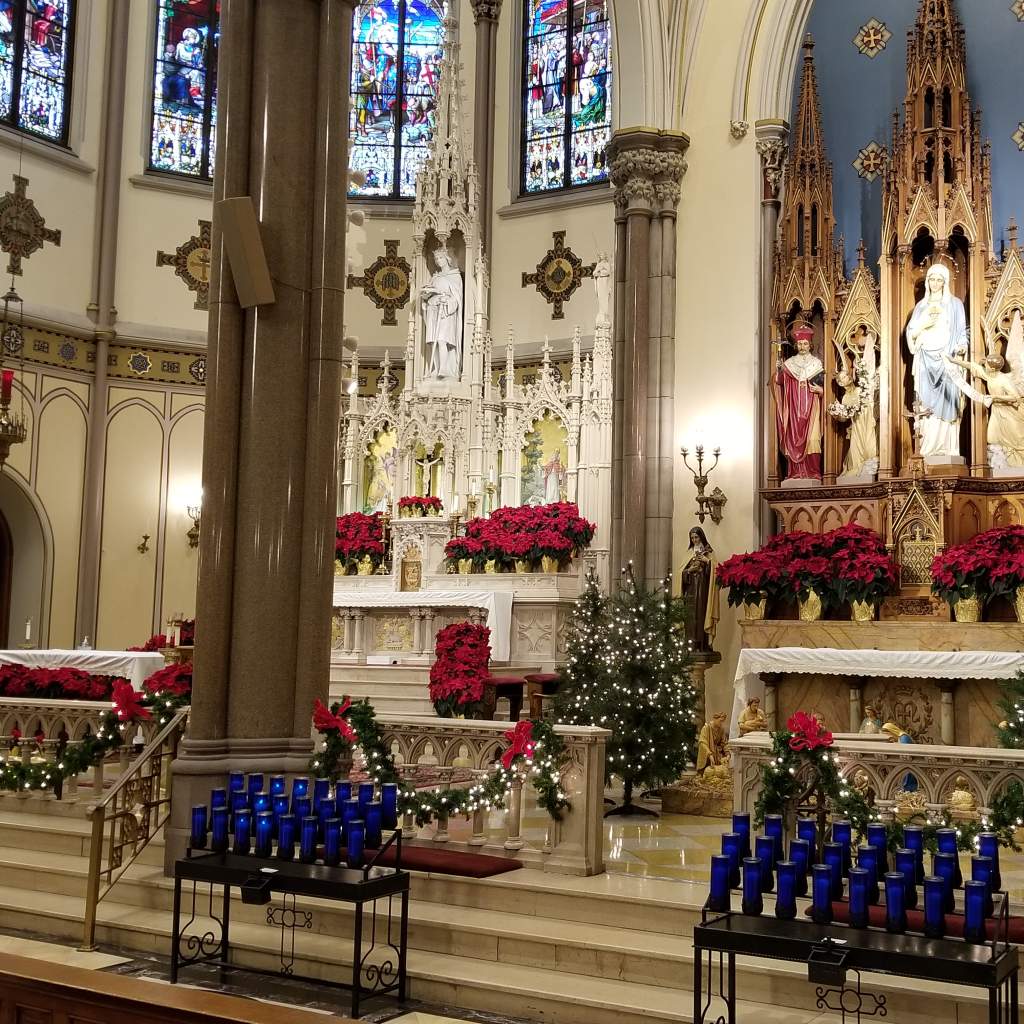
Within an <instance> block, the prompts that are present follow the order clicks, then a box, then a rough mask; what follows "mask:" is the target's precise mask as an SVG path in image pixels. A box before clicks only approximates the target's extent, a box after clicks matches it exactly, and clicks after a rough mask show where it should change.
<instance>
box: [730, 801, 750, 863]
mask: <svg viewBox="0 0 1024 1024" xmlns="http://www.w3.org/2000/svg"><path fill="white" fill-rule="evenodd" d="M732 830H733V832H739V834H740V859H741V860H745V859H746V858H747V857H749V856H750V815H749V814H748V813H747V812H746V811H737V812H736V813H734V814H733V816H732Z"/></svg>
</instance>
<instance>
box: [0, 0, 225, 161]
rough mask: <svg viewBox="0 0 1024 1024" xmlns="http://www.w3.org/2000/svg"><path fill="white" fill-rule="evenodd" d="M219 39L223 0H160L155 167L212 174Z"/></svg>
mask: <svg viewBox="0 0 1024 1024" xmlns="http://www.w3.org/2000/svg"><path fill="white" fill-rule="evenodd" d="M0 2H2V0H0ZM219 40H220V0H157V24H156V54H155V63H154V73H153V127H152V132H151V136H150V149H149V168H150V170H152V171H166V172H169V173H171V174H183V175H186V176H188V177H190V178H206V179H209V178H212V177H213V157H214V138H215V135H216V126H217V44H218V42H219Z"/></svg>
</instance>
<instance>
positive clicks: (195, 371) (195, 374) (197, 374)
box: [188, 356, 206, 384]
mask: <svg viewBox="0 0 1024 1024" xmlns="http://www.w3.org/2000/svg"><path fill="white" fill-rule="evenodd" d="M188 372H189V374H191V376H192V379H193V380H194V381H195V382H196V383H197V384H205V383H206V356H198V357H197V358H195V359H193V360H192V362H191V363H189V364H188Z"/></svg>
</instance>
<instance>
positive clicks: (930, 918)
mask: <svg viewBox="0 0 1024 1024" xmlns="http://www.w3.org/2000/svg"><path fill="white" fill-rule="evenodd" d="M924 934H925V936H927V938H929V939H941V938H942V937H943V936H944V935H945V934H946V880H945V879H944V878H939V877H938V876H937V875H928V876H927V877H926V878H925V880H924Z"/></svg>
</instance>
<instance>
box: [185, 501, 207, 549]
mask: <svg viewBox="0 0 1024 1024" xmlns="http://www.w3.org/2000/svg"><path fill="white" fill-rule="evenodd" d="M185 512H186V513H187V514H188V517H189V519H191V520H192V528H191V529H190V530H189V531H188V533H186V534H185V536H186V537H188V546H189V547H190V548H197V547H199V517H200V516H201V515H202V512H203V506H202V505H186V506H185Z"/></svg>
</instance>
